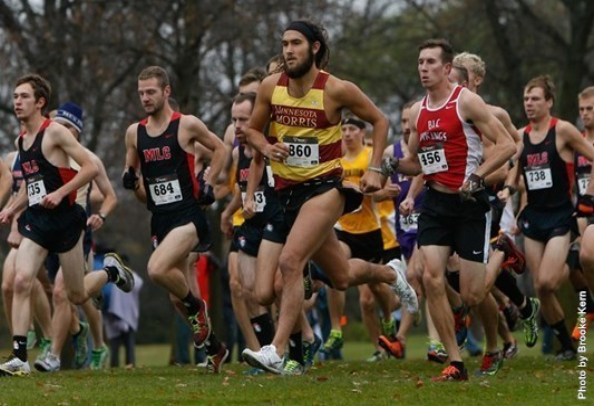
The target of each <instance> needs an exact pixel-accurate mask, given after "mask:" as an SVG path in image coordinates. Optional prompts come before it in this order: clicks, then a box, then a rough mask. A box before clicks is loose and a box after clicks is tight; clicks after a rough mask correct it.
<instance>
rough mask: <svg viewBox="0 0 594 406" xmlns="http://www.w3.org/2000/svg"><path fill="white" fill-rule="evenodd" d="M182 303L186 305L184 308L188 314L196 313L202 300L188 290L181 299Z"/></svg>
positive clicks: (200, 306)
mask: <svg viewBox="0 0 594 406" xmlns="http://www.w3.org/2000/svg"><path fill="white" fill-rule="evenodd" d="M182 303H183V304H184V306H186V309H188V313H189V314H196V313H198V312H199V311H200V310H202V305H203V302H202V300H198V299H197V298H196V296H194V295H193V294H192V292H188V294H187V295H186V297H184V298H183V299H182Z"/></svg>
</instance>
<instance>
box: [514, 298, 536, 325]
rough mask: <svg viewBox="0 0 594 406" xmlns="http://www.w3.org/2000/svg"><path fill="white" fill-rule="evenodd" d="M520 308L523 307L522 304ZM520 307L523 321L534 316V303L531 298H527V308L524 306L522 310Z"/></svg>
mask: <svg viewBox="0 0 594 406" xmlns="http://www.w3.org/2000/svg"><path fill="white" fill-rule="evenodd" d="M520 306H522V303H520ZM520 306H518V309H519V310H520V317H522V319H524V320H525V319H527V318H528V317H530V316H532V311H533V310H532V302H531V301H530V298H528V297H527V298H526V306H524V308H523V309H520Z"/></svg>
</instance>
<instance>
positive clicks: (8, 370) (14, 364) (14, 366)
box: [0, 355, 31, 376]
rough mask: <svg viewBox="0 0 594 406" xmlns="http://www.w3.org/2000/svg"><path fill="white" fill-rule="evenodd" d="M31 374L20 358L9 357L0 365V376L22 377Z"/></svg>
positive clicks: (26, 364)
mask: <svg viewBox="0 0 594 406" xmlns="http://www.w3.org/2000/svg"><path fill="white" fill-rule="evenodd" d="M30 373H31V367H30V366H29V363H28V362H26V361H21V359H20V358H18V357H15V356H14V355H11V356H10V357H8V359H7V360H6V361H5V362H3V363H2V364H0V376H24V375H29V374H30Z"/></svg>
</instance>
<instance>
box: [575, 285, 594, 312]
mask: <svg viewBox="0 0 594 406" xmlns="http://www.w3.org/2000/svg"><path fill="white" fill-rule="evenodd" d="M582 292H584V293H582ZM577 294H578V297H579V298H581V297H585V298H586V313H594V301H592V295H591V294H590V290H589V289H588V288H582V289H579V290H578V291H577ZM582 295H583V296H582Z"/></svg>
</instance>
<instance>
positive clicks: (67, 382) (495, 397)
mask: <svg viewBox="0 0 594 406" xmlns="http://www.w3.org/2000/svg"><path fill="white" fill-rule="evenodd" d="M518 338H519V340H518V341H519V342H521V337H520V336H518ZM589 341H590V346H589V348H593V349H594V339H590V340H589ZM538 348H539V346H538V345H537V347H536V348H533V349H527V348H525V347H523V348H522V349H521V352H520V354H519V355H518V357H517V358H516V359H514V360H510V361H508V362H506V363H505V364H504V366H503V369H502V370H501V371H500V372H499V373H498V374H497V375H496V376H495V377H488V378H483V377H481V378H477V377H471V378H470V381H469V382H467V383H439V384H438V383H432V382H431V381H430V378H431V376H434V375H436V374H438V373H439V371H440V370H441V368H442V367H441V366H438V365H436V364H431V363H429V362H427V361H425V360H424V357H425V351H426V346H425V343H424V338H423V337H411V338H410V340H409V346H408V348H407V351H408V359H407V360H406V361H396V360H393V359H390V360H386V361H383V362H380V363H375V364H370V363H366V362H364V361H361V360H362V359H364V358H366V357H367V356H368V355H370V353H371V345H370V344H368V343H361V342H347V343H346V344H345V348H344V351H343V353H344V356H345V362H337V361H332V362H325V363H321V364H318V365H316V366H314V368H312V369H311V371H310V372H309V373H308V374H307V375H305V376H302V377H280V376H273V375H260V376H256V377H246V376H244V375H243V374H242V371H243V370H245V369H246V368H245V366H242V365H239V364H237V363H234V364H229V365H228V366H227V367H226V368H225V371H224V372H223V373H221V374H220V375H218V376H214V375H206V374H205V373H204V370H202V369H199V368H196V367H169V366H163V365H165V364H166V363H167V360H168V355H169V347H167V346H142V347H138V348H137V357H138V361H139V362H138V363H139V367H137V368H135V369H133V370H127V369H124V368H119V369H111V370H107V371H101V372H92V371H88V370H86V371H64V372H59V373H52V374H41V373H33V374H32V375H31V376H30V377H28V378H2V379H0V405H2V406H4V405H11V406H13V405H14V406H20V405H58V406H67V405H244V404H261V405H341V406H343V405H394V404H403V405H439V406H444V405H446V404H456V405H495V404H496V405H542V406H544V405H545V402H547V403H548V404H550V405H574V404H580V402H579V401H578V400H577V389H578V385H579V382H578V369H577V368H576V367H577V362H567V363H555V362H552V361H546V360H545V358H544V357H543V356H542V355H540V354H539V352H538V351H539V350H538ZM587 355H588V357H589V358H590V362H591V365H590V366H591V367H590V368H589V369H588V371H587V379H588V380H591V381H592V382H591V383H590V382H588V387H591V388H592V389H591V391H592V392H591V393H589V392H587V393H586V396H587V398H588V399H587V400H585V401H583V402H581V404H584V405H586V404H594V374H593V373H592V371H594V355H593V354H592V351H591V350H590V351H589V352H588V354H587ZM33 356H35V354H34V353H33ZM466 363H467V368H469V372H472V371H474V370H475V369H477V368H478V366H479V363H480V359H479V358H468V359H466ZM589 395H591V396H589Z"/></svg>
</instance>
